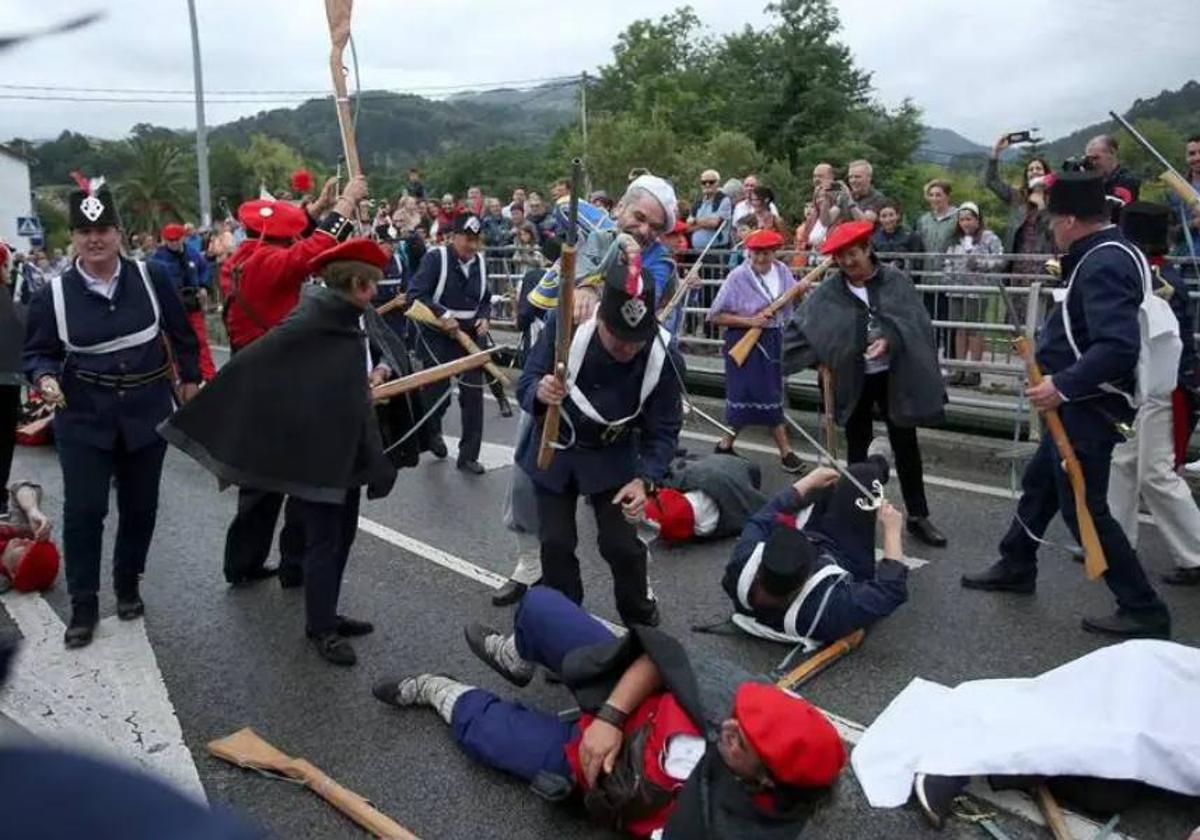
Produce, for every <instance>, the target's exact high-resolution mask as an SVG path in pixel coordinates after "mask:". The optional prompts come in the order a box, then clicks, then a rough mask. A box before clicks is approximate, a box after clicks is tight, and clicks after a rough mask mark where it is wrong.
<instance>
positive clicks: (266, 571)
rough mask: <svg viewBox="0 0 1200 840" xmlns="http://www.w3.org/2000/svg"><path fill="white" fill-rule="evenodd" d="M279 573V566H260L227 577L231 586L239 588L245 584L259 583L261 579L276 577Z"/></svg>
mask: <svg viewBox="0 0 1200 840" xmlns="http://www.w3.org/2000/svg"><path fill="white" fill-rule="evenodd" d="M277 574H279V567H278V566H259V567H258V568H257V569H250V570H249V571H244V572H237V573H236V574H233V575H227V576H226V578H225V579H226V580H227V581H229V585H230V586H232V587H234V588H239V587H244V586H252V585H254V584H256V583H258V582H259V581H260V580H266V579H267V578H271V577H275V575H277Z"/></svg>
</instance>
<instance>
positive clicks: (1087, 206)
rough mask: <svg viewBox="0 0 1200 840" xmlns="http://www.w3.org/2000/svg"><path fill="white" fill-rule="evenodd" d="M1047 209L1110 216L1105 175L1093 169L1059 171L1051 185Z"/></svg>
mask: <svg viewBox="0 0 1200 840" xmlns="http://www.w3.org/2000/svg"><path fill="white" fill-rule="evenodd" d="M1047 209H1048V210H1049V211H1050V214H1051V215H1053V216H1078V217H1079V218H1083V219H1095V218H1105V219H1107V218H1108V216H1109V209H1108V199H1107V197H1106V196H1105V194H1104V176H1102V175H1101V174H1100V173H1099V172H1096V171H1095V170H1091V169H1083V170H1073V171H1066V172H1058V173H1056V174H1055V175H1054V183H1053V184H1051V186H1050V202H1049V206H1048V208H1047Z"/></svg>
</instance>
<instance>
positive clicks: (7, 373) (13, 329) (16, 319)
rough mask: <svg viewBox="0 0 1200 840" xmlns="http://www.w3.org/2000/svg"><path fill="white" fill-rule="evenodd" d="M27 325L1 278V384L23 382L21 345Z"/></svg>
mask: <svg viewBox="0 0 1200 840" xmlns="http://www.w3.org/2000/svg"><path fill="white" fill-rule="evenodd" d="M24 341H25V325H24V323H23V322H22V319H21V317H20V316H19V315H18V314H17V307H16V304H14V303H13V299H12V295H11V294H9V291H8V286H7V285H5V283H4V280H3V279H2V278H0V385H20V384H21V345H22V344H23V343H24Z"/></svg>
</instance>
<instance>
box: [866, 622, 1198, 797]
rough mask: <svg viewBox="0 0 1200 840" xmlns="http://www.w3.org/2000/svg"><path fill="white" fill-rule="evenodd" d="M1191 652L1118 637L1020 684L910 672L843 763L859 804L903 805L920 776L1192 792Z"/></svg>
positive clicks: (1194, 688)
mask: <svg viewBox="0 0 1200 840" xmlns="http://www.w3.org/2000/svg"><path fill="white" fill-rule="evenodd" d="M1198 709H1200V650H1197V649H1196V648H1191V647H1186V646H1184V645H1179V644H1174V643H1172V642H1160V641H1150V640H1138V641H1128V642H1123V643H1121V644H1118V645H1113V646H1111V647H1106V648H1101V649H1100V650H1097V651H1094V652H1093V653H1089V654H1088V655H1086V656H1083V657H1081V658H1079V659H1076V660H1074V661H1073V662H1068V663H1067V664H1065V665H1062V666H1061V667H1058V668H1055V669H1054V670H1052V671H1047V672H1046V673H1045V674H1042V675H1041V676H1037V677H1032V678H1029V679H1001V680H975V681H972V682H966V683H963V684H962V685H960V686H958V687H957V688H953V689H951V688H947V687H945V686H942V685H938V684H937V683H932V682H928V681H926V680H922V679H914V680H913V681H912V682H911V683H909V684H908V686H907V687H906V688H905V689H904V690H903V691H902V692H900V694H899V695H897V696H896V698H895V699H893V700H892V702H891V703H890V704H888V707H887V708H886V709H884V711H883V714H881V715H880V716H879V717H878V718H877V719H876V720H875V722H874V723H873V724H872V725H871V726H870V728H868V729H867V731H866V732H865V733H864V734H863V737H862V740H861V741H860V742H859V743H858V746H857V747H855V749H854V753H853V755H852V756H851V763H852V764H853V767H854V772H855V775H856V776H857V777H858V780H859V783H860V784H861V785H862V787H863V791H864V792H865V793H866V796H867V799H868V801H870V803H871V804H872V805H873V806H875V807H877V808H894V807H898V806H900V805H903V804H904V803H905V801H907V799H908V796H909V793H910V792H911V791H912V784H913V776H914V775H915V774H916V773H918V772H923V773H932V774H936V775H951V776H975V775H985V774H1014V775H1022V774H1034V775H1047V776H1056V775H1082V776H1096V777H1101V778H1110V779H1140V780H1141V781H1144V782H1147V783H1149V784H1151V785H1155V786H1157V787H1161V788H1165V789H1167V790H1173V791H1177V792H1179V793H1184V794H1189V795H1193V796H1197V795H1200V724H1198V723H1197V710H1198Z"/></svg>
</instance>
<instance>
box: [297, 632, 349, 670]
mask: <svg viewBox="0 0 1200 840" xmlns="http://www.w3.org/2000/svg"><path fill="white" fill-rule="evenodd" d="M308 637H309V638H310V639H311V640H312V643H313V647H315V648H316V649H317V653H319V654H320V655H321V658H322V659H324V660H325V661H326V662H329V663H331V664H333V665H353V664H355V663H356V662H358V655H357V654H355V652H354V648H353V647H351V646H350V643H349V642H347V641H346V640H345V639H343V638H342V637H341V636H339V635H338V634H337V633H336V632H334V633H321V634H319V635H313V634H311V633H310V634H309V636H308Z"/></svg>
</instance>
